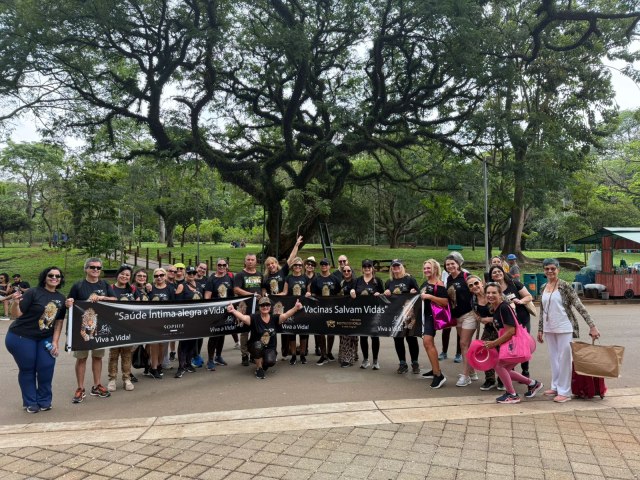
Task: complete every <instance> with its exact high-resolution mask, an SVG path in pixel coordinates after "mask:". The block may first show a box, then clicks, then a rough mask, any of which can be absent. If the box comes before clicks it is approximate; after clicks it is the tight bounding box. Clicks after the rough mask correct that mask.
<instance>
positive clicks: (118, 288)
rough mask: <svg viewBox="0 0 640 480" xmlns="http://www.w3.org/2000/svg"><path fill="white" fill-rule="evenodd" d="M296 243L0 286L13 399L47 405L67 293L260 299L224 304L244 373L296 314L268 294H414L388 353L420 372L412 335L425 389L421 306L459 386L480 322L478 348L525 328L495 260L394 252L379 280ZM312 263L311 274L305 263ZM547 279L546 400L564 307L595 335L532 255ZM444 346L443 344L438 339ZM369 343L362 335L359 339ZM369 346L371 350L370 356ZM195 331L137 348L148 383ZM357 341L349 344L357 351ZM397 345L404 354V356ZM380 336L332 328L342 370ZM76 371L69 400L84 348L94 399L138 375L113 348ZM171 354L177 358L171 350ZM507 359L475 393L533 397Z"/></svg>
mask: <svg viewBox="0 0 640 480" xmlns="http://www.w3.org/2000/svg"><path fill="white" fill-rule="evenodd" d="M301 242H302V237H299V238H298V240H297V242H296V244H295V246H294V248H293V250H292V252H291V255H290V256H289V258H288V259H287V261H286V262H285V263H284V265H283V266H280V264H279V263H278V260H277V259H276V258H274V257H268V258H267V259H266V260H265V262H264V272H260V271H259V270H258V265H257V257H256V255H254V254H247V255H246V256H245V259H244V267H243V269H242V270H241V271H239V272H237V273H235V274H233V273H231V272H230V271H229V265H228V263H227V260H226V259H224V258H219V259H218V260H217V263H216V265H215V267H216V269H215V271H214V272H213V273H212V274H211V275H209V276H208V275H207V270H208V266H207V264H206V263H204V262H203V263H199V264H198V265H197V266H195V267H194V266H188V267H187V266H185V265H184V264H181V263H177V264H175V265H169V266H167V267H166V268H156V269H154V270H153V278H152V279H149V278H148V277H147V272H146V271H145V270H144V269H141V268H136V269H134V268H133V267H131V266H129V265H122V266H121V267H120V268H119V269H118V271H117V275H116V280H115V282H113V283H112V284H110V283H108V282H107V281H105V280H103V279H101V270H102V261H101V260H100V259H99V258H89V259H87V260H86V261H85V264H84V271H85V278H84V279H82V280H80V281H78V282H76V283H75V284H74V285H73V286H72V287H71V290H70V292H69V295H68V297H66V298H65V297H64V295H62V294H61V293H60V292H59V289H60V287H61V286H62V285H63V283H64V275H63V273H62V271H61V270H60V268H58V267H55V266H52V267H48V268H46V269H44V270H43V271H42V272H41V273H40V276H39V279H38V285H37V286H36V287H34V288H26V289H22V288H18V289H14V291H13V292H7V293H8V295H6V298H7V300H10V312H9V314H10V316H11V317H12V318H13V319H14V321H13V323H12V324H11V326H10V327H9V331H8V333H7V336H6V342H5V343H6V346H7V349H8V351H9V352H10V353H11V354H12V355H13V357H14V359H15V361H16V363H17V365H18V367H19V375H18V382H19V385H20V389H21V392H22V401H23V407H24V409H25V411H26V412H28V413H36V412H39V411H46V410H49V409H51V405H52V389H51V382H52V378H53V371H54V367H55V359H56V357H57V355H58V352H59V348H60V346H59V343H60V336H61V332H62V326H63V319H64V317H65V313H66V310H67V309H70V308H72V307H73V303H74V302H75V301H81V300H82V301H89V302H99V301H172V300H183V301H192V300H203V299H204V300H208V299H224V298H232V297H234V296H247V295H256V296H259V297H260V298H259V301H258V306H259V311H258V312H257V313H255V314H250V315H248V314H247V313H246V311H244V310H243V309H241V308H236V307H234V306H233V304H231V303H229V305H228V307H227V310H228V312H229V313H230V314H231V315H233V316H234V317H235V318H236V319H237V320H238V321H240V322H242V323H244V324H246V325H248V326H249V327H250V332H249V333H245V334H241V335H240V338H239V339H238V338H237V337H236V338H234V340H235V342H236V347H237V348H239V349H240V351H241V362H242V365H244V366H249V365H250V363H255V367H256V368H255V376H256V378H258V379H264V378H266V371H267V370H268V369H269V368H270V367H273V366H274V365H275V363H276V357H277V340H276V338H277V335H276V334H277V332H278V331H279V328H278V326H279V324H281V323H282V322H284V321H285V320H287V319H288V318H290V317H291V316H293V315H295V313H296V311H298V310H299V309H301V308H302V304H301V302H300V301H297V302H296V304H295V306H294V307H293V308H291V309H290V310H288V311H286V312H278V313H275V312H272V310H271V307H272V302H271V298H272V297H273V296H278V295H289V296H297V297H303V296H307V297H308V296H337V295H345V296H350V297H352V298H355V297H356V296H358V295H374V296H379V295H383V296H391V295H406V294H414V295H415V294H419V295H420V299H421V301H423V302H424V308H423V311H424V312H425V314H424V319H423V322H422V332H417V333H415V332H414V334H413V335H408V336H405V337H398V338H394V346H395V351H396V354H397V357H398V368H397V370H396V372H397V373H398V374H405V373H408V372H409V370H411V372H412V373H413V374H421V369H420V364H419V358H418V357H419V352H420V347H419V341H418V338H419V336H421V337H422V344H423V347H424V349H425V352H426V354H427V357H428V359H429V362H430V364H431V370H430V371H428V372H426V373H423V374H422V377H423V378H426V379H430V380H431V384H430V386H431V388H436V389H437V388H441V387H442V386H444V385H445V383H446V382H447V377H446V376H445V374H444V372H443V370H442V368H441V361H442V360H443V359H444V358H446V357H443V356H442V354H438V351H437V348H436V344H435V340H434V339H435V336H436V333H437V330H436V326H435V323H434V319H433V316H432V313H431V312H432V308H431V304H432V303H433V304H435V305H437V306H439V307H442V308H450V311H451V315H452V317H454V318H455V321H456V328H455V329H456V332H457V337H458V343H459V349H460V355H461V363H462V373H461V374H460V375H459V377H458V380H457V382H456V386H458V387H467V386H469V385H470V384H471V383H472V382H473V381H475V380H478V374H477V372H475V371H474V370H473V368H472V367H471V366H470V365H469V363H468V362H467V359H466V353H467V350H468V348H469V344H470V342H471V340H472V339H473V336H474V334H475V332H476V331H478V329H479V327H480V325H484V328H483V329H482V341H483V342H484V345H485V347H486V348H489V349H493V348H496V349H499V348H500V345H502V344H504V343H506V342H508V341H509V339H510V338H511V336H512V335H513V334H514V332H515V330H516V329H515V324H516V322H518V323H519V324H520V325H522V326H523V327H524V328H526V329H527V330H530V327H531V325H530V323H531V322H530V310H531V305H530V304H531V302H532V300H533V299H532V297H531V295H530V294H529V292H528V291H527V289H526V288H525V287H524V286H523V285H522V284H521V283H520V282H519V281H518V280H517V279H514V278H513V277H512V276H511V275H509V273H507V272H506V271H505V268H504V267H505V265H504V263H503V260H502V258H500V257H494V259H492V265H491V268H490V269H489V271H488V272H486V273H485V276H484V278H483V277H480V276H478V275H472V274H470V273H469V272H468V271H466V270H464V269H463V268H462V265H463V263H464V259H463V258H462V255H460V254H459V253H458V252H453V253H452V254H450V255H448V256H447V257H446V258H445V262H444V266H445V272H441V266H440V264H439V262H438V261H436V260H435V259H428V260H426V261H424V263H423V267H422V273H423V277H424V280H423V282H422V284H421V285H419V284H418V281H417V280H416V278H415V277H413V276H411V275H410V274H409V273H407V271H406V269H405V266H404V264H403V262H402V260H399V259H396V260H393V261H392V263H391V266H390V275H389V278H388V279H386V280H382V279H381V278H380V277H379V276H377V275H376V272H375V270H374V266H373V262H372V261H371V260H367V259H366V260H363V261H362V264H361V272H360V275H359V276H357V275H356V272H355V271H354V269H353V267H352V266H351V264H350V263H349V260H348V258H347V257H346V256H345V255H341V256H340V257H339V259H338V262H339V268H338V269H337V270H335V271H333V272H332V271H331V265H330V262H329V260H328V259H326V258H323V259H321V260H320V261H319V262H317V261H316V259H315V258H314V257H308V258H307V259H306V260H303V259H302V258H301V257H299V256H298V249H299V246H300V244H301ZM318 264H319V267H320V268H319V271H318V272H316V267H317V266H318ZM543 267H544V271H545V274H546V275H547V279H548V283H547V284H546V286H545V287H544V288H543V291H542V299H541V305H540V312H539V323H538V332H537V339H538V341H539V342H541V343H542V342H543V341H546V342H547V344H548V350H549V355H550V358H551V385H550V388H549V389H548V390H547V391H546V392H545V394H546V395H550V396H553V399H554V401H556V402H566V401H568V400H570V399H571V348H570V342H571V339H572V338H576V337H577V336H578V334H579V332H578V321H577V318H576V316H575V313H574V310H573V309H574V308H575V310H577V312H578V313H579V314H580V315H581V316H582V317H583V318H584V319H585V321H586V322H587V324H588V325H589V327H590V331H589V335H591V336H592V337H593V338H598V337H599V335H600V334H599V332H598V329H597V328H596V327H595V324H594V323H593V320H592V319H591V317H590V316H589V314H588V312H587V311H586V310H585V308H584V306H583V305H582V303H581V302H580V300H579V298H578V296H577V295H576V294H575V292H574V291H573V289H572V288H571V286H570V285H569V284H567V282H565V281H563V280H561V279H559V278H558V272H559V268H560V266H559V264H558V262H557V261H556V260H554V259H547V260H545V261H544V262H543ZM446 331H447V329H445V330H443V350H444V348H446V346H447V344H448V340H446V343H445V338H444V332H446ZM281 337H282V344H281V355H282V357H283V359H289V364H290V365H295V364H296V363H301V364H306V363H307V356H308V349H309V338H308V337H309V336H308V335H300V336H299V339H297V338H296V335H287V334H282V335H281ZM224 340H225V336H224V335H223V336H216V337H211V338H209V339H208V343H207V361H206V367H207V369H209V370H215V368H216V365H227V363H226V362H225V361H224V359H223V357H222V350H223V347H224ZM369 340H371V341H370V342H369ZM314 341H315V352H316V354H317V355H318V357H319V358H318V360H317V361H316V365H319V366H322V365H326V364H327V363H329V362H331V361H334V360H335V357H334V356H333V353H332V350H333V345H334V336H332V335H314ZM369 343H371V356H370V355H369V353H370V352H369ZM202 345H203V339H198V340H181V341H179V342H178V345H177V349H176V346H175V343H174V342H165V343H154V344H150V345H147V346H146V351H147V357H148V364H147V368H145V370H144V374H145V375H148V376H149V377H151V378H154V379H162V378H164V370H165V368H163V365H164V366H166V365H167V364H169V362H170V361H172V360H174V359H177V361H178V368H177V371H176V373H175V375H174V376H175V377H176V378H181V377H182V376H183V375H184V374H185V373H186V372H193V371H195V368H197V367H201V366H203V365H204V364H205V361H204V360H203V359H202V357H201V356H200V351H201V349H202ZM358 346H360V350H358ZM407 347H408V350H409V358H407ZM379 351H380V338H379V337H371V338H369V337H360V338H358V337H356V336H346V335H345V336H340V342H339V349H338V361H339V363H340V366H341V367H343V368H347V367H351V366H353V365H354V364H355V363H356V362H357V361H359V354H361V355H362V362H361V364H360V368H362V369H367V368H369V367H371V368H372V369H373V370H379V369H380V368H381V367H380V363H379V359H378V356H379ZM73 354H74V357H75V359H76V365H75V374H76V380H77V389H76V391H75V393H74V395H73V397H72V402H73V403H81V402H82V401H83V400H84V398H85V397H86V390H85V376H86V368H87V360H88V358H89V355H90V356H91V374H92V377H93V382H92V386H91V387H90V390H89V393H90V395H92V396H96V397H99V398H106V397H109V396H110V394H111V392H113V391H115V390H116V389H117V377H118V367H120V370H121V375H122V382H123V383H122V385H123V387H124V389H125V391H131V390H133V389H134V383H136V382H137V378H136V377H135V376H134V375H133V374H132V371H131V370H132V347H130V346H126V347H116V348H111V349H110V351H109V363H108V383H107V387H104V386H103V385H102V383H101V377H102V363H103V362H102V360H103V357H104V355H105V354H106V351H105V349H94V350H90V351H75V352H74V353H73ZM176 354H177V357H176ZM516 367H517V366H516V365H513V364H503V363H500V362H498V365H497V366H496V367H495V370H489V371H487V372H485V381H484V383H483V384H482V386H481V387H480V389H481V390H485V391H488V390H491V389H494V388H496V389H499V390H504V391H505V393H504V394H502V395H501V396H500V397H498V398H497V402H498V403H518V402H519V401H520V397H519V395H518V394H517V393H516V391H515V388H514V385H513V383H514V382H517V383H520V384H523V385H526V392H525V393H524V396H525V397H527V398H531V397H533V396H535V395H536V394H537V393H538V392H539V391H540V390H541V389H542V388H543V385H542V383H541V382H539V381H538V380H535V379H533V378H532V377H531V376H530V373H529V362H526V363H522V364H521V372H522V373H518V372H517V370H516Z"/></svg>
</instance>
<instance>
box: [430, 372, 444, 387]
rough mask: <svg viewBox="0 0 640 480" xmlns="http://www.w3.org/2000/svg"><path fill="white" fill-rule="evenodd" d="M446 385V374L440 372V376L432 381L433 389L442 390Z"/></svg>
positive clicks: (434, 377) (435, 376)
mask: <svg viewBox="0 0 640 480" xmlns="http://www.w3.org/2000/svg"><path fill="white" fill-rule="evenodd" d="M445 383H447V377H445V376H444V373H442V372H440V375H434V376H433V380H432V381H431V388H440V387H442V386H443V385H444V384H445Z"/></svg>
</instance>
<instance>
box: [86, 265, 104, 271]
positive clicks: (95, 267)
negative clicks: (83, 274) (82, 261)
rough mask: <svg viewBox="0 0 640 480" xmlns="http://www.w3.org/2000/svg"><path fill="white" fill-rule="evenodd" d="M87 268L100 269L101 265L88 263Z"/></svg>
mask: <svg viewBox="0 0 640 480" xmlns="http://www.w3.org/2000/svg"><path fill="white" fill-rule="evenodd" d="M87 270H102V267H101V266H99V265H89V266H88V267H87Z"/></svg>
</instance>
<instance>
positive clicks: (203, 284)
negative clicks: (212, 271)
mask: <svg viewBox="0 0 640 480" xmlns="http://www.w3.org/2000/svg"><path fill="white" fill-rule="evenodd" d="M195 281H196V284H197V285H198V290H200V293H202V294H204V290H205V288H207V282H208V281H209V279H208V278H207V277H206V276H204V277H202V278H197V277H196V279H195Z"/></svg>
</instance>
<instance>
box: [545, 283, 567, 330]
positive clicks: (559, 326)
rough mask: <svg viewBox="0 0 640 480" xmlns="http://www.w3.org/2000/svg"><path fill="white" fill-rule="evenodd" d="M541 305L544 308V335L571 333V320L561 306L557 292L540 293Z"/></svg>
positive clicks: (560, 296) (560, 298) (560, 299)
mask: <svg viewBox="0 0 640 480" xmlns="http://www.w3.org/2000/svg"><path fill="white" fill-rule="evenodd" d="M542 305H543V308H544V318H543V319H542V320H543V330H544V333H573V326H572V325H571V320H569V316H568V315H567V312H566V310H565V309H564V305H563V304H562V295H560V292H559V291H558V290H554V291H553V292H552V293H547V292H543V293H542Z"/></svg>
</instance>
